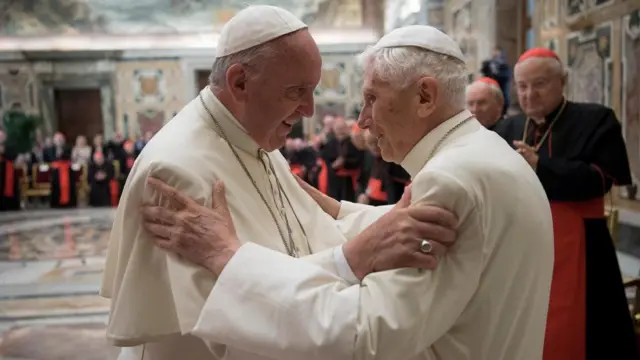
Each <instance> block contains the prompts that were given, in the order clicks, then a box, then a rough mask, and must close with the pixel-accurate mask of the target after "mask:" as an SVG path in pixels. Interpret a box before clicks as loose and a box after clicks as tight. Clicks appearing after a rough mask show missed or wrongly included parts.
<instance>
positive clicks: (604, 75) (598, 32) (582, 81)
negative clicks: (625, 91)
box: [566, 23, 613, 106]
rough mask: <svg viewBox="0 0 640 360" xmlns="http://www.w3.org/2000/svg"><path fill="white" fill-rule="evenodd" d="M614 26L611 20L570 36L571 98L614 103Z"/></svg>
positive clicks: (568, 66) (569, 90) (567, 62)
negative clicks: (612, 35) (612, 57)
mask: <svg viewBox="0 0 640 360" xmlns="http://www.w3.org/2000/svg"><path fill="white" fill-rule="evenodd" d="M611 29H612V24H611V23H607V24H602V25H600V26H598V27H596V28H594V29H593V30H590V31H581V32H575V33H571V34H569V35H568V36H567V57H566V59H567V61H566V66H567V68H568V70H569V83H568V89H567V95H568V97H569V98H570V99H571V100H573V101H578V102H593V103H598V104H604V105H607V106H611V99H612V94H611V90H612V88H611V80H612V78H613V73H612V72H613V62H612V59H611Z"/></svg>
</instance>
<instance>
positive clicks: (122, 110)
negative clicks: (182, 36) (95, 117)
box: [115, 61, 186, 136]
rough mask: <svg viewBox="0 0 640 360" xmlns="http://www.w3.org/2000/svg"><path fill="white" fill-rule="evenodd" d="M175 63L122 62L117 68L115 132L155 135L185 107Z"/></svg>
mask: <svg viewBox="0 0 640 360" xmlns="http://www.w3.org/2000/svg"><path fill="white" fill-rule="evenodd" d="M183 90H184V84H183V76H182V70H181V69H180V63H179V62H178V61H123V62H119V63H118V64H117V67H116V92H115V102H116V129H117V131H120V132H122V133H124V134H125V135H128V136H132V135H134V134H136V135H141V134H144V133H145V132H147V131H151V132H156V131H157V130H158V129H160V128H161V127H162V125H164V123H165V122H167V121H168V120H170V119H171V118H172V117H173V116H174V114H175V113H177V112H178V111H180V109H181V108H182V107H183V106H184V104H185V101H186V99H184V97H183V93H184V91H183Z"/></svg>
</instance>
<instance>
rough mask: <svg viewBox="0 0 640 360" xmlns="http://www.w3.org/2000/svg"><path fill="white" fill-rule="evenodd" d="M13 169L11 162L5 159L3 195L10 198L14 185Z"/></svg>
mask: <svg viewBox="0 0 640 360" xmlns="http://www.w3.org/2000/svg"><path fill="white" fill-rule="evenodd" d="M14 175H15V171H14V169H13V162H12V161H9V160H5V162H4V196H5V197H8V198H12V197H13V195H14V185H15V183H14V182H15V178H14Z"/></svg>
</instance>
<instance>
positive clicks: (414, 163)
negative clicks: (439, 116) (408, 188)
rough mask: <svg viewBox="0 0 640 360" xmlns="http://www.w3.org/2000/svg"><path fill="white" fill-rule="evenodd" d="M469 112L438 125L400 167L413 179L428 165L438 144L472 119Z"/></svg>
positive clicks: (466, 111)
mask: <svg viewBox="0 0 640 360" xmlns="http://www.w3.org/2000/svg"><path fill="white" fill-rule="evenodd" d="M471 116H473V115H471V113H470V112H469V110H463V111H461V112H459V113H458V114H456V115H454V116H453V117H452V118H450V119H449V120H447V121H445V122H443V123H442V124H440V125H438V126H437V127H436V128H435V129H433V130H431V131H429V133H428V134H427V135H425V136H424V137H423V138H422V139H421V140H420V141H418V143H417V144H416V145H415V146H414V147H413V149H411V151H409V153H408V154H407V156H405V157H404V159H403V160H402V162H401V163H400V165H401V166H402V167H403V168H404V169H405V170H406V171H407V172H408V173H409V175H411V178H412V179H413V178H414V177H415V176H416V175H418V173H419V172H420V170H422V168H423V167H424V165H425V164H426V163H427V161H428V160H429V159H428V156H429V154H430V153H431V151H433V149H434V147H435V146H436V145H437V144H438V142H439V141H440V139H442V137H443V136H445V134H446V133H447V131H449V130H451V129H452V128H453V127H454V126H456V125H458V123H460V122H461V121H464V120H466V119H468V118H469V117H471Z"/></svg>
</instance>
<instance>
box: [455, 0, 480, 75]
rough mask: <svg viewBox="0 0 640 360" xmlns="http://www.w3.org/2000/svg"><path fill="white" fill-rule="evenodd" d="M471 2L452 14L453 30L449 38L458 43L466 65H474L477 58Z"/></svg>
mask: <svg viewBox="0 0 640 360" xmlns="http://www.w3.org/2000/svg"><path fill="white" fill-rule="evenodd" d="M471 25H472V24H471V1H469V0H467V2H466V3H465V4H464V5H462V6H461V7H460V8H458V9H457V10H455V11H454V12H453V29H452V31H451V34H450V35H451V37H453V39H454V40H456V41H457V42H458V44H459V45H460V49H461V50H462V53H463V54H464V55H465V57H466V58H467V62H468V63H474V62H475V61H476V58H477V49H476V36H475V35H474V34H473V29H472V26H471Z"/></svg>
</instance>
